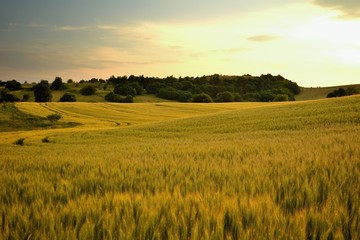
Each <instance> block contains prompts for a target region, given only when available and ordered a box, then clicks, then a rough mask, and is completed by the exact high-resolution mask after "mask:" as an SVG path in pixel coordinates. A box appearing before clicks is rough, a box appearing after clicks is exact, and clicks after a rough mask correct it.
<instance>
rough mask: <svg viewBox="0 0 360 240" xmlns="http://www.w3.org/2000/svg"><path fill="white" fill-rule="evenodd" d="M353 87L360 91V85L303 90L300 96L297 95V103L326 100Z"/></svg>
mask: <svg viewBox="0 0 360 240" xmlns="http://www.w3.org/2000/svg"><path fill="white" fill-rule="evenodd" d="M349 87H353V88H355V89H358V90H359V91H360V84H354V85H344V86H334V87H317V88H301V92H300V94H298V95H295V100H296V101H303V100H315V99H322V98H326V96H327V95H328V94H329V93H331V92H333V91H334V90H336V89H339V88H344V89H346V88H349Z"/></svg>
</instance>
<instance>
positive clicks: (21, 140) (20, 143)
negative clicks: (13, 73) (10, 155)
mask: <svg viewBox="0 0 360 240" xmlns="http://www.w3.org/2000/svg"><path fill="white" fill-rule="evenodd" d="M24 141H25V138H20V139H18V140H16V141H15V142H14V144H15V145H19V146H24V145H25V142H24Z"/></svg>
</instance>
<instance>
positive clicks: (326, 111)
mask: <svg viewBox="0 0 360 240" xmlns="http://www.w3.org/2000/svg"><path fill="white" fill-rule="evenodd" d="M16 107H17V108H18V109H19V110H21V111H23V112H24V113H31V114H34V115H36V116H40V117H44V116H47V115H49V114H51V113H60V114H61V115H62V116H63V118H62V120H61V121H62V122H63V123H66V122H76V123H80V124H81V125H77V126H75V127H72V128H56V129H33V130H29V131H8V132H2V133H1V140H0V173H1V174H0V182H1V185H0V239H360V147H359V146H360V138H359V134H360V96H351V97H343V98H336V99H323V100H316V101H304V102H283V103H223V104H190V103H189V104H181V103H138V104H130V105H129V104H111V103H46V104H39V103H17V104H16ZM19 138H24V139H25V140H24V146H18V145H15V144H14V142H15V141H16V140H17V139H19ZM44 139H47V141H44Z"/></svg>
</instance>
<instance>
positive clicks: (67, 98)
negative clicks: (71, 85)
mask: <svg viewBox="0 0 360 240" xmlns="http://www.w3.org/2000/svg"><path fill="white" fill-rule="evenodd" d="M60 102H76V96H75V95H74V94H72V93H65V94H64V95H63V96H62V97H61V98H60Z"/></svg>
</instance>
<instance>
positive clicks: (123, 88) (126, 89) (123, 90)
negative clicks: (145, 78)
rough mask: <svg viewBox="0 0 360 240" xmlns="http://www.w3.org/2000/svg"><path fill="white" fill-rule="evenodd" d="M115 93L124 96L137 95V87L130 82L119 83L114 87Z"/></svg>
mask: <svg viewBox="0 0 360 240" xmlns="http://www.w3.org/2000/svg"><path fill="white" fill-rule="evenodd" d="M114 93H115V94H119V95H123V96H127V95H131V96H133V97H134V96H136V89H135V88H133V87H132V86H130V85H128V84H118V85H116V86H115V88H114Z"/></svg>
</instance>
